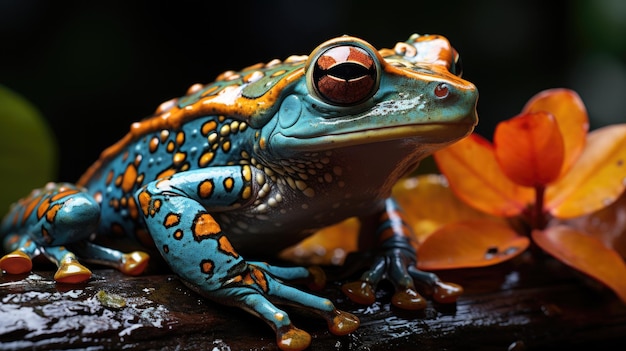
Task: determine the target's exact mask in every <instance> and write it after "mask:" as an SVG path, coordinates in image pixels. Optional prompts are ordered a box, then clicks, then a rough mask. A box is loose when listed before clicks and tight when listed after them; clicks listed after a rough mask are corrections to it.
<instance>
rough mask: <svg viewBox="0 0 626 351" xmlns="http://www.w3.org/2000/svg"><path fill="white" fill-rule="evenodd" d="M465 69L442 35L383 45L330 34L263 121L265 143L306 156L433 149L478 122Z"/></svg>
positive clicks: (282, 154) (283, 154) (276, 153)
mask: <svg viewBox="0 0 626 351" xmlns="http://www.w3.org/2000/svg"><path fill="white" fill-rule="evenodd" d="M459 69H460V66H459V61H458V55H457V54H456V51H454V49H452V47H451V46H450V45H449V43H448V42H447V40H446V39H445V38H443V37H440V36H427V37H421V36H412V37H411V39H409V41H407V42H405V43H399V44H398V45H396V48H395V49H394V50H390V49H383V50H381V51H377V50H376V49H374V48H373V47H372V46H371V45H370V44H368V43H367V42H365V41H363V40H361V39H358V38H354V37H350V36H343V37H339V38H335V39H333V40H330V41H327V42H325V43H323V44H321V45H320V46H318V47H317V48H316V49H315V50H313V52H312V53H311V55H310V56H309V57H308V59H307V61H306V63H305V66H304V70H305V72H304V75H303V76H302V77H301V79H300V80H299V81H298V82H297V83H296V84H294V85H293V88H292V91H290V92H289V93H287V94H285V95H284V97H283V98H282V99H280V102H279V107H278V110H277V111H276V112H275V114H274V118H272V120H271V121H269V122H268V123H267V124H266V125H265V126H264V127H263V128H262V130H261V136H260V138H261V139H263V143H262V145H263V148H264V149H266V151H267V152H270V154H271V155H272V157H279V158H300V157H299V156H302V155H305V154H307V153H309V154H310V153H311V152H323V151H328V150H337V149H342V148H351V147H355V146H357V147H359V146H365V145H370V144H374V143H381V142H386V143H385V145H393V143H394V142H395V143H396V144H400V143H402V144H403V145H407V143H410V144H412V146H410V147H412V148H416V149H418V150H420V152H419V153H420V154H421V155H422V156H421V157H423V156H425V155H428V154H430V153H431V152H433V151H434V150H436V149H438V148H441V147H444V146H446V145H448V144H450V143H453V142H454V141H456V140H459V139H460V138H463V137H465V136H467V135H468V134H469V133H471V132H472V130H473V129H474V126H475V125H476V123H477V121H478V119H477V115H476V102H477V99H478V92H477V90H476V87H475V86H474V85H473V84H472V83H470V82H468V81H465V80H463V79H461V78H460V77H459V76H458V75H457V74H455V73H460V72H459ZM459 75H460V74H459ZM389 142H391V143H392V144H389ZM259 151H261V150H259ZM261 152H262V151H261Z"/></svg>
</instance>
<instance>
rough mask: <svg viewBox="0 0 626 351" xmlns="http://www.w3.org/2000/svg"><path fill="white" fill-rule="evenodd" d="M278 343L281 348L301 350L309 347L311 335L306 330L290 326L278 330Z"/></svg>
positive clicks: (285, 350)
mask: <svg viewBox="0 0 626 351" xmlns="http://www.w3.org/2000/svg"><path fill="white" fill-rule="evenodd" d="M283 329H284V330H283ZM276 343H277V344H278V347H279V348H280V349H281V350H284V351H300V350H304V349H306V348H307V347H309V345H310V344H311V335H310V334H309V333H307V332H305V331H304V330H301V329H298V328H296V327H294V326H290V327H288V328H282V329H280V330H278V331H277V332H276Z"/></svg>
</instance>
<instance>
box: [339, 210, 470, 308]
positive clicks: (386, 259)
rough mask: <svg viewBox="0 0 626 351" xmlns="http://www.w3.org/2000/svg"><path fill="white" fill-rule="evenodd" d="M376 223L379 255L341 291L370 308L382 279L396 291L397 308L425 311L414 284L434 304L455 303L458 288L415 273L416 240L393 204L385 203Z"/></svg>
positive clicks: (394, 302) (394, 300)
mask: <svg viewBox="0 0 626 351" xmlns="http://www.w3.org/2000/svg"><path fill="white" fill-rule="evenodd" d="M375 220H376V221H377V222H378V225H377V226H376V228H377V232H376V233H375V234H376V235H375V238H374V239H375V240H377V243H376V247H377V248H378V252H379V254H378V256H376V258H375V261H374V263H373V264H372V266H371V268H370V269H369V270H367V271H366V272H365V273H363V275H362V276H361V279H360V280H359V281H355V282H349V283H346V284H344V285H343V286H342V291H343V292H344V293H345V294H346V295H347V296H348V297H349V298H350V299H351V300H353V301H354V302H357V303H361V304H372V303H374V301H375V295H374V289H375V287H376V285H377V284H378V283H379V282H380V281H381V280H382V279H388V280H390V281H391V282H392V283H393V284H394V286H395V288H396V293H395V294H394V295H393V297H392V300H391V301H392V303H393V304H394V305H395V306H396V307H399V308H403V309H408V310H419V309H423V308H425V307H426V300H425V299H424V298H423V297H422V296H421V295H420V294H419V293H418V292H417V291H416V289H415V284H414V283H415V282H419V283H422V284H425V285H426V286H427V287H428V288H429V290H430V292H431V293H432V294H433V298H434V300H435V301H437V302H441V303H452V302H455V301H456V300H457V298H458V297H459V296H460V295H461V294H462V293H463V288H462V287H461V286H459V285H456V284H453V283H446V282H442V281H441V280H440V279H439V277H437V275H435V274H434V273H428V272H423V271H420V270H419V269H417V267H416V263H417V257H416V256H417V255H416V248H415V243H414V237H415V236H414V234H413V232H412V229H411V227H410V226H409V225H408V224H407V223H406V222H405V221H404V219H403V215H402V211H401V209H400V208H399V206H398V204H397V203H396V201H395V200H393V199H391V198H389V199H387V200H385V210H384V211H383V213H382V215H380V217H379V218H377V219H375ZM365 227H367V226H365Z"/></svg>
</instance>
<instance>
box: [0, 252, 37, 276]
mask: <svg viewBox="0 0 626 351" xmlns="http://www.w3.org/2000/svg"><path fill="white" fill-rule="evenodd" d="M32 268H33V261H32V260H31V259H30V257H29V256H28V255H27V254H25V253H24V252H23V251H20V250H15V251H13V252H11V253H8V254H6V255H4V256H3V257H2V258H0V269H1V270H3V271H5V272H7V273H9V274H24V273H28V272H30V271H31V269H32Z"/></svg>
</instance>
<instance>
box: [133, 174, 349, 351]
mask: <svg viewBox="0 0 626 351" xmlns="http://www.w3.org/2000/svg"><path fill="white" fill-rule="evenodd" d="M255 172H260V171H258V170H257V169H255V168H252V167H250V166H248V165H244V166H224V167H214V168H206V169H200V170H194V171H187V172H182V173H177V174H175V175H173V176H171V177H170V178H169V179H161V180H157V181H155V182H152V183H150V184H148V185H146V186H145V187H144V188H142V189H141V190H140V191H139V192H138V193H137V194H136V197H137V202H138V203H139V204H140V207H141V209H142V213H143V216H144V219H145V223H146V226H147V229H148V231H149V232H150V234H151V236H152V238H153V239H154V241H155V243H156V245H157V248H158V249H159V250H160V252H161V254H162V255H163V257H164V258H165V260H166V261H167V262H168V264H169V265H170V267H171V268H172V270H173V271H174V272H175V273H176V274H178V275H179V276H180V277H181V278H182V279H183V281H184V282H185V283H186V284H187V285H188V286H189V287H191V288H192V289H193V290H195V291H197V292H198V293H200V294H202V295H204V296H206V297H209V298H211V299H213V300H215V301H218V302H220V303H224V304H227V305H232V306H238V307H240V308H242V309H244V310H247V311H249V312H251V313H252V314H254V315H256V316H258V317H260V318H261V319H263V320H264V321H265V322H266V323H267V324H269V325H270V326H271V327H272V328H273V329H274V331H275V332H276V339H277V343H278V346H279V347H280V348H281V349H283V350H301V349H304V348H306V347H307V346H308V345H309V343H310V340H311V337H310V335H309V334H308V333H307V332H305V331H303V330H300V329H298V328H296V327H295V326H293V324H292V323H291V321H290V318H289V316H288V315H287V313H285V312H284V311H282V310H280V309H278V308H277V307H276V306H275V305H274V303H286V304H290V305H296V306H300V307H304V308H308V309H310V310H312V311H314V312H316V313H317V314H319V315H321V316H322V317H323V318H325V319H326V321H327V323H328V325H329V328H330V330H331V332H333V333H335V334H338V335H344V334H348V333H350V332H352V331H353V330H355V329H356V328H357V327H358V325H359V321H358V319H357V318H356V317H355V316H353V315H351V314H349V313H346V312H342V311H338V310H337V309H336V308H335V307H334V306H333V304H332V303H331V302H330V301H329V300H327V299H324V298H320V297H317V296H314V295H311V294H308V293H305V292H303V291H300V290H298V289H295V288H293V287H290V286H288V285H285V284H283V282H282V279H296V278H306V277H308V276H309V275H310V274H311V273H310V271H309V270H306V269H304V268H301V267H295V268H280V267H274V266H270V265H267V264H265V263H258V262H247V261H245V260H244V259H243V257H241V255H239V253H238V252H237V251H236V249H235V248H234V247H233V246H232V245H231V243H230V241H229V239H228V236H227V233H225V232H223V231H222V228H221V226H220V225H219V224H218V222H217V221H216V220H215V219H214V217H213V216H212V214H211V213H215V212H219V211H227V210H232V209H236V208H242V207H244V206H246V205H247V204H249V203H250V202H251V201H252V200H253V199H254V198H255V196H256V185H255V182H254V181H253V179H255Z"/></svg>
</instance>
